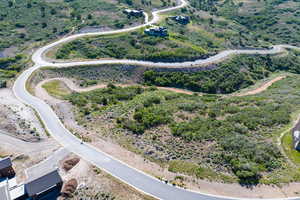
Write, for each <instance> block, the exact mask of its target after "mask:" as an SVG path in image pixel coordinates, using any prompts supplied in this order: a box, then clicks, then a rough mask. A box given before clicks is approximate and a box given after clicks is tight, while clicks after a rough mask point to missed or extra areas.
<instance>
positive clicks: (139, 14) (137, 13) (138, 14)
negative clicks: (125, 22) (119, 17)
mask: <svg viewBox="0 0 300 200" xmlns="http://www.w3.org/2000/svg"><path fill="white" fill-rule="evenodd" d="M123 13H125V14H126V15H128V16H133V17H142V16H143V10H131V9H125V10H124V11H123Z"/></svg>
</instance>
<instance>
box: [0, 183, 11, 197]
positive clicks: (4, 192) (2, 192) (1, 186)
mask: <svg viewBox="0 0 300 200" xmlns="http://www.w3.org/2000/svg"><path fill="white" fill-rule="evenodd" d="M0 199H1V200H10V199H11V198H10V195H9V192H8V182H7V180H6V181H3V182H1V183H0Z"/></svg>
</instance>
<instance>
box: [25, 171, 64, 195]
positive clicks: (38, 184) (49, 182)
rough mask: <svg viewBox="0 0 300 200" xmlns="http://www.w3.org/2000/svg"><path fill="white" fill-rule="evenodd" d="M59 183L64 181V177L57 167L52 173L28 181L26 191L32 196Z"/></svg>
mask: <svg viewBox="0 0 300 200" xmlns="http://www.w3.org/2000/svg"><path fill="white" fill-rule="evenodd" d="M58 183H62V179H61V177H60V175H59V173H58V171H57V169H56V170H54V171H52V172H50V173H47V174H45V175H43V176H41V177H39V178H37V179H34V180H32V181H29V182H28V183H26V184H25V191H26V192H27V194H28V195H29V196H30V197H31V196H34V195H38V194H40V193H42V192H45V191H47V190H48V189H50V188H52V187H53V186H56V184H58Z"/></svg>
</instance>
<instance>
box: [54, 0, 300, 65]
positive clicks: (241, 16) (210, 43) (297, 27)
mask: <svg viewBox="0 0 300 200" xmlns="http://www.w3.org/2000/svg"><path fill="white" fill-rule="evenodd" d="M199 2H202V3H199ZM190 3H191V6H190V7H189V8H188V9H185V8H184V9H181V10H180V11H175V12H174V13H173V15H174V14H183V15H189V16H190V17H191V20H192V22H191V23H190V24H189V25H187V26H184V25H180V24H178V23H175V22H174V21H173V20H171V19H168V18H167V16H170V15H172V14H166V19H165V20H164V21H162V22H161V23H160V24H161V25H163V26H165V27H167V28H168V30H169V32H170V37H166V38H164V39H160V41H159V42H153V44H152V46H150V47H147V40H152V41H155V40H157V39H155V38H153V37H152V38H151V37H146V36H143V34H142V33H138V34H135V35H138V36H134V37H133V36H132V34H125V35H126V36H124V35H120V38H119V39H118V38H114V39H113V40H112V41H111V42H110V44H109V45H101V43H105V42H107V39H106V38H104V37H93V38H89V39H87V40H88V42H87V41H85V40H80V42H78V43H73V44H72V45H69V46H68V45H65V46H63V47H62V51H60V52H59V53H58V54H57V58H64V59H68V58H89V59H93V58H101V57H113V58H135V59H146V60H163V61H165V60H170V59H169V57H171V55H169V54H167V53H165V52H175V53H173V54H172V57H177V58H181V59H182V60H184V58H185V59H189V60H191V59H195V58H197V56H196V55H197V54H198V57H201V55H202V54H205V52H203V49H204V50H205V51H207V52H210V53H214V52H216V51H220V50H221V49H224V48H243V47H264V46H269V45H271V44H278V43H287V44H294V45H298V44H300V39H299V37H298V35H299V31H300V23H299V20H298V15H299V12H298V10H299V7H300V3H299V2H297V1H292V0H289V1H274V0H268V1H242V3H239V2H235V1H232V0H227V1H222V2H217V1H214V0H212V1H204V0H203V1H194V0H190ZM205 4H207V5H209V7H207V6H205ZM204 11H205V12H204ZM292 29H293V30H292ZM140 32H142V30H141V31H140ZM148 38H149V39H148ZM145 41H146V42H145ZM99 44H100V45H99ZM120 44H121V45H120ZM83 46H84V47H86V48H87V49H93V51H94V52H93V54H89V53H88V51H80V49H81V48H82V47H83ZM116 46H118V47H120V49H119V50H115V49H116V48H115V47H116ZM183 47H188V48H190V49H191V51H192V50H194V51H192V52H186V53H183V54H181V53H180V51H182V49H183ZM113 49H114V50H113ZM198 50H201V51H200V52H199V51H198ZM157 52H160V54H161V55H159V56H158V55H157V54H158V53H157ZM191 54H192V55H193V54H195V56H193V57H190V55H191ZM153 57H155V58H153ZM182 57H183V58H182ZM173 60H175V59H173Z"/></svg>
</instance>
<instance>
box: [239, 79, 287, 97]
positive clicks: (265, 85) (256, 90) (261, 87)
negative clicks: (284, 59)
mask: <svg viewBox="0 0 300 200" xmlns="http://www.w3.org/2000/svg"><path fill="white" fill-rule="evenodd" d="M285 77H286V76H285V75H282V76H278V77H276V78H274V79H272V80H270V81H268V82H266V83H264V84H262V85H261V86H259V87H258V88H255V89H253V90H249V91H246V92H243V93H239V94H236V95H234V96H239V97H241V96H248V95H254V94H258V93H261V92H263V91H265V90H266V89H268V87H270V86H271V85H272V84H273V83H275V82H277V81H280V80H282V79H284V78H285Z"/></svg>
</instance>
